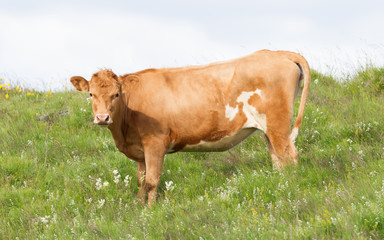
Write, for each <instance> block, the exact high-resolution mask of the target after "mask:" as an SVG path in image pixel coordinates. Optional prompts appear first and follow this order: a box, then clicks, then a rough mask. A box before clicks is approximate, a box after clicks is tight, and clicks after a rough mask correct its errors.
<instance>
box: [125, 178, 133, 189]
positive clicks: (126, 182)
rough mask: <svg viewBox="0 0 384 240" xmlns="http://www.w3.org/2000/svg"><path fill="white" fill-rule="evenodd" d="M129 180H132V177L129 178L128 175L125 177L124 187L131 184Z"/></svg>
mask: <svg viewBox="0 0 384 240" xmlns="http://www.w3.org/2000/svg"><path fill="white" fill-rule="evenodd" d="M131 180H132V176H129V175H127V176H125V178H124V185H125V186H126V187H128V185H129V183H130V182H131Z"/></svg>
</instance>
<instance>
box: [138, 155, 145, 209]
mask: <svg viewBox="0 0 384 240" xmlns="http://www.w3.org/2000/svg"><path fill="white" fill-rule="evenodd" d="M144 179H145V162H138V163H137V183H138V186H139V193H138V194H137V199H138V200H139V201H140V202H141V203H144V202H145V200H144V196H145V192H146V190H145V184H144Z"/></svg>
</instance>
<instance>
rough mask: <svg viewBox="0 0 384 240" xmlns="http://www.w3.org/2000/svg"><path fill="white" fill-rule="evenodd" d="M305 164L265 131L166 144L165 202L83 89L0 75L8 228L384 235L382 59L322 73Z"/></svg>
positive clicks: (176, 235) (80, 233) (45, 233)
mask: <svg viewBox="0 0 384 240" xmlns="http://www.w3.org/2000/svg"><path fill="white" fill-rule="evenodd" d="M312 79H313V80H312V86H311V93H310V97H309V100H308V102H307V107H306V111H305V119H304V121H303V125H302V129H301V132H300V134H299V137H298V140H297V141H296V146H297V147H298V149H299V151H300V163H299V166H298V167H290V168H288V169H285V170H283V171H280V172H279V171H275V170H273V169H272V164H271V160H270V157H269V153H268V148H267V144H266V141H265V139H264V136H263V135H262V134H261V133H257V134H256V135H254V136H253V137H251V138H249V139H248V140H246V141H244V142H243V143H241V144H240V145H239V146H237V147H236V148H234V149H232V150H230V151H228V152H223V153H177V154H172V155H167V157H166V160H165V164H164V168H163V174H162V176H161V180H162V183H161V185H160V189H159V194H160V196H159V199H158V202H157V204H156V205H155V206H154V207H153V208H151V209H149V208H147V207H144V206H142V205H140V204H138V203H137V202H136V198H135V196H136V194H137V191H138V189H137V184H136V163H135V162H133V161H131V160H129V159H127V158H126V157H124V156H123V154H121V153H119V152H118V151H117V149H116V148H115V146H114V143H113V140H112V137H111V136H110V133H109V131H108V129H106V128H100V127H97V126H93V125H92V113H91V106H90V103H89V102H87V100H86V97H87V96H86V95H85V94H83V93H77V92H60V93H51V92H48V93H39V92H33V91H26V90H23V91H20V90H19V89H18V88H15V87H11V88H10V87H9V86H7V85H4V84H3V83H4V81H3V82H2V83H0V84H3V85H1V89H0V103H1V104H0V123H1V127H0V136H1V138H0V146H1V149H0V239H15V238H16V237H18V238H20V239H25V238H26V239H55V238H58V239H69V238H74V239H81V238H83V239H105V238H107V239H108V238H110V239H164V238H165V239H197V238H200V237H201V239H255V238H261V239H282V238H284V239H297V238H308V239H322V238H344V239H368V238H373V239H382V238H384V161H383V159H384V130H383V129H384V119H383V117H382V116H383V113H384V70H383V69H375V68H367V69H365V70H363V71H362V72H360V73H359V74H357V75H356V76H355V77H354V78H353V79H350V80H348V81H347V80H346V81H343V82H337V81H335V80H334V79H333V78H332V77H330V76H324V75H321V74H318V73H316V72H313V73H312Z"/></svg>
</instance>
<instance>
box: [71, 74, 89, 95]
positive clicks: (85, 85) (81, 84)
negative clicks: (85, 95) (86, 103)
mask: <svg viewBox="0 0 384 240" xmlns="http://www.w3.org/2000/svg"><path fill="white" fill-rule="evenodd" d="M71 83H72V85H73V86H74V87H75V88H76V89H77V90H78V91H82V92H88V91H89V82H88V81H87V80H85V78H83V77H80V76H74V77H71Z"/></svg>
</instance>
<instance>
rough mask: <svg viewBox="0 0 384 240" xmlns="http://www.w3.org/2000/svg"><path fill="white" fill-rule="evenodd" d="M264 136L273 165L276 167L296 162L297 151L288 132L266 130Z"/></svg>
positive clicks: (279, 167)
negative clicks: (280, 132)
mask: <svg viewBox="0 0 384 240" xmlns="http://www.w3.org/2000/svg"><path fill="white" fill-rule="evenodd" d="M266 136H267V140H268V147H269V152H270V154H271V158H272V162H273V166H274V167H275V168H276V169H282V168H284V167H285V166H287V165H289V164H292V163H293V164H297V163H298V151H297V149H296V147H295V145H294V144H293V142H292V141H291V139H290V138H289V135H288V134H279V133H277V132H268V133H267V134H266Z"/></svg>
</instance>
